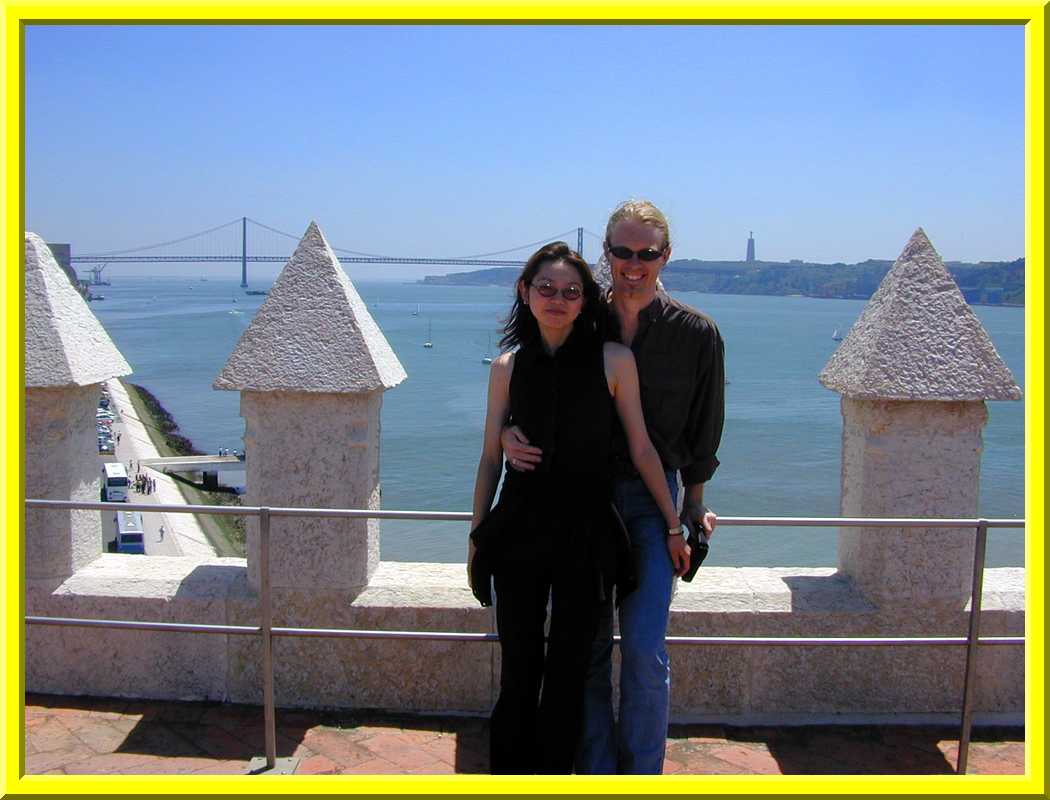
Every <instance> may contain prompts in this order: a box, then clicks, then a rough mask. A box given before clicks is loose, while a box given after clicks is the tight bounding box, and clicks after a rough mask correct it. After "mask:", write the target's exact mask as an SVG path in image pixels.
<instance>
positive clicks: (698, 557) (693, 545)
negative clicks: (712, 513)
mask: <svg viewBox="0 0 1050 800" xmlns="http://www.w3.org/2000/svg"><path fill="white" fill-rule="evenodd" d="M683 524H685V526H686V530H688V531H689V537H688V538H687V539H686V543H687V544H688V545H689V569H688V570H686V573H685V575H683V576H682V580H683V581H685V582H686V583H689V582H691V581H692V580H693V578H694V577H695V576H696V571H697V570H698V569H700V565H701V564H703V563H704V559H705V558H707V551H708V550H710V549H711V546H710V545H709V544H708V538H707V531H705V530H704V526H703V525H700V526H698V527H696V528H694V527H693V526H692V525H690V524H687V523H683Z"/></svg>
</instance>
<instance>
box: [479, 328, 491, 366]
mask: <svg viewBox="0 0 1050 800" xmlns="http://www.w3.org/2000/svg"><path fill="white" fill-rule="evenodd" d="M481 363H482V364H491V363H492V334H491V333H490V334H489V349H488V355H486V356H484V357H483V358H482V359H481Z"/></svg>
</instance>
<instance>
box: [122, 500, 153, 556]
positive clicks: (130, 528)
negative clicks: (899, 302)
mask: <svg viewBox="0 0 1050 800" xmlns="http://www.w3.org/2000/svg"><path fill="white" fill-rule="evenodd" d="M116 519H117V552H118V553H140V554H144V553H145V552H146V540H145V537H144V535H143V534H144V533H145V532H144V531H143V529H142V515H141V514H140V513H139V512H138V511H118V512H117V517H116Z"/></svg>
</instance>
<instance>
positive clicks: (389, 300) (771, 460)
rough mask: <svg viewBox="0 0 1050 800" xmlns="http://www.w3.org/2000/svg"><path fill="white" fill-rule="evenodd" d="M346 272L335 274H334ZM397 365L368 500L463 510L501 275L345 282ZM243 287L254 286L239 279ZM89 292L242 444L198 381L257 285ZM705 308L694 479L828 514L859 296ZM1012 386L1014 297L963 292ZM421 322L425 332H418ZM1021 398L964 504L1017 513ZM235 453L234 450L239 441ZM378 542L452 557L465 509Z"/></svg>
mask: <svg viewBox="0 0 1050 800" xmlns="http://www.w3.org/2000/svg"><path fill="white" fill-rule="evenodd" d="M352 277H353V276H352V272H351V278H352ZM355 285H356V286H357V289H358V291H359V292H360V294H361V296H362V298H363V299H364V300H365V302H366V303H367V305H368V308H369V310H370V311H371V313H372V315H373V316H374V317H375V319H376V321H377V322H378V323H379V326H380V327H381V328H382V330H383V332H384V333H385V334H386V336H387V338H388V339H389V341H390V344H391V345H392V346H393V348H394V351H395V352H396V353H397V356H398V358H399V359H400V360H401V363H402V364H403V365H404V367H405V370H406V371H407V373H408V379H407V380H406V381H405V382H404V383H402V384H401V385H399V386H397V387H396V388H394V389H392V390H390V391H388V392H387V393H386V394H385V396H384V398H383V410H382V451H381V457H380V477H381V480H382V485H383V507H384V508H388V509H401V510H440V511H469V510H470V507H471V502H472V500H471V498H472V493H473V482H474V474H475V470H476V468H477V462H478V455H479V453H480V450H481V437H482V427H483V424H484V419H485V390H486V385H487V380H488V367H487V366H486V365H485V364H483V363H482V358H483V357H485V356H486V355H495V348H496V342H497V340H498V338H499V329H500V320H501V318H502V317H503V315H505V314H506V312H507V309H508V308H509V304H510V301H511V290H510V289H509V288H504V287H462V286H429V285H423V284H409V283H366V282H361V283H356V284H355ZM250 288H267V287H265V286H255V287H250ZM95 291H96V292H102V293H104V294H105V300H102V301H99V302H95V303H92V304H91V308H92V310H93V311H94V312H95V314H96V315H97V316H98V318H99V319H100V320H101V321H102V324H103V325H104V326H105V328H106V330H107V331H108V332H109V335H110V336H111V337H112V338H113V341H114V342H115V343H116V345H117V347H118V348H120V350H121V352H122V353H123V354H124V357H125V358H127V360H128V362H129V363H130V364H131V366H132V368H133V369H134V374H133V375H131V376H129V377H128V378H126V379H125V380H129V381H131V382H133V383H138V384H141V385H143V386H145V387H146V388H147V389H149V390H150V391H151V392H153V394H155V395H156V396H157V398H158V399H159V400H160V402H161V403H162V404H163V405H164V406H165V407H166V408H167V409H168V410H169V411H170V412H171V413H172V415H173V416H174V417H175V420H176V421H177V423H178V425H179V427H180V429H181V431H182V433H183V435H185V436H187V437H189V438H190V439H191V440H192V441H193V442H194V444H195V445H196V446H197V447H198V448H199V449H200V450H203V451H205V452H216V451H218V449H219V448H220V447H227V448H231V449H237V450H240V449H243V446H244V445H243V441H242V437H243V434H244V422H243V420H242V419H241V418H240V415H239V395H238V393H237V392H227V391H216V390H214V389H212V388H211V384H212V381H213V380H214V379H215V377H216V376H217V375H218V374H219V372H220V371H221V369H222V367H223V365H224V364H225V362H226V359H227V358H228V356H229V354H230V353H231V352H232V350H233V348H234V345H235V344H236V342H237V340H238V338H239V337H240V335H241V333H242V332H243V331H244V329H245V328H246V327H247V326H248V324H249V322H251V319H252V316H253V314H254V313H255V311H256V310H257V309H258V308H259V306H260V305H261V304H262V302H263V301H264V300H265V298H264V297H262V296H249V295H245V294H244V291H243V290H242V289H241V288H240V287H239V282H237V281H235V280H230V279H218V278H209V279H208V280H201V279H200V278H199V277H198V276H194V277H193V278H192V279H191V278H188V277H181V278H177V277H157V278H114V284H113V285H112V286H105V287H96V289H95ZM675 295H676V296H677V297H678V298H679V299H680V300H682V301H683V302H686V303H688V304H690V305H692V306H694V307H696V308H699V309H702V310H704V311H705V312H707V313H708V314H710V315H711V316H712V317H713V318H714V319H715V320H716V321H717V323H718V325H719V328H720V329H721V331H722V334H723V337H724V339H725V343H726V363H727V377H728V378H729V380H730V384H729V385H728V386H727V387H726V392H727V397H726V426H725V433H724V436H723V439H722V445H721V448H720V450H719V454H718V455H719V459H720V460H721V462H722V463H721V467H720V468H719V469H718V471H717V473H716V474H715V476H714V478H713V479H712V481H711V482H710V483H709V484H708V486H707V489H706V492H705V495H706V498H707V500H708V502H709V504H710V505H711V507H712V508H714V509H715V510H716V511H717V512H718V513H719V514H720V515H722V516H836V515H837V514H838V511H839V474H840V445H841V435H842V421H841V414H840V410H839V396H838V395H837V394H835V393H834V392H831V391H829V390H827V389H825V388H824V387H823V386H821V385H820V383H819V382H818V381H817V374H818V373H819V372H820V370H821V369H822V368H823V367H824V365H825V363H826V362H827V360H828V358H829V357H830V356H831V354H832V352H833V351H834V349H835V347H836V346H837V344H838V343H837V342H835V341H832V338H831V335H832V332H833V331H834V330H835V329H836V328H837V329H839V330H840V331H841V332H842V333H843V334H845V332H846V331H847V330H848V329H849V328H850V326H851V325H852V324H853V322H854V320H856V318H857V316H858V315H859V314H860V312H861V310H862V309H863V308H864V305H865V301H861V300H818V299H813V298H806V297H760V296H739V295H717V294H700V293H695V292H678V293H675ZM974 311H975V312H976V313H977V315H978V317H979V318H980V319H981V321H982V322H983V323H984V326H985V328H986V329H987V331H988V333H989V335H990V336H991V339H992V341H993V342H994V344H995V346H996V348H997V349H998V351H999V353H1000V355H1001V356H1002V358H1003V360H1004V361H1005V362H1006V364H1007V366H1008V367H1009V368H1010V369H1011V370H1012V372H1013V374H1014V377H1015V379H1016V380H1017V382H1018V384H1020V386H1021V387H1022V389H1023V388H1024V356H1025V338H1024V309H1020V308H1003V307H980V306H979V307H974ZM428 335H429V336H430V337H431V338H432V340H433V344H434V346H433V348H430V349H426V348H424V347H423V346H422V345H423V342H424V341H426V339H427V337H428ZM1024 405H1025V401H1024V400H1021V401H1019V402H989V403H988V410H989V421H988V426H987V428H986V429H985V433H984V453H983V456H982V462H981V496H980V513H981V514H982V515H984V516H987V517H1023V516H1024V477H1025V473H1024V447H1025V442H1024ZM249 457H250V454H249ZM381 529H382V544H381V547H382V557H383V558H384V559H389V560H395V561H445V562H456V561H463V560H464V559H465V555H466V533H467V525H466V523H443V522H425V523H420V522H399V521H383V523H382V528H381ZM836 541H837V532H836V530H835V529H819V528H803V529H800V528H731V527H728V526H727V527H725V528H722V529H720V530H719V532H718V535H717V536H716V537H715V539H714V543H713V545H712V549H711V554H710V556H709V563H712V564H715V565H721V566H834V565H835V563H836ZM988 563H989V565H991V566H1022V565H1023V564H1024V541H1023V534H1022V533H1021V532H1020V531H1007V530H1004V531H992V532H991V533H990V534H989V548H988Z"/></svg>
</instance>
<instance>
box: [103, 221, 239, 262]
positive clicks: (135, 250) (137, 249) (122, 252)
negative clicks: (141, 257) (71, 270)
mask: <svg viewBox="0 0 1050 800" xmlns="http://www.w3.org/2000/svg"><path fill="white" fill-rule="evenodd" d="M240 221H241V220H240V218H239V217H238V218H237V219H235V220H231V221H230V222H225V223H223V224H222V225H216V226H215V227H214V228H208V230H206V231H198V232H197V233H191V234H190V235H189V236H183V237H181V238H179V239H172V240H171V241H168V242H158V243H157V244H147V245H143V246H142V247H132V248H129V249H127V250H108V251H107V252H105V253H84V255H85V256H92V257H97V256H120V255H126V254H128V253H141V252H142V251H143V250H153V249H155V248H157V247H166V246H167V245H169V244H179V243H180V242H186V241H189V240H190V239H195V238H197V237H198V236H204V235H205V234H208V233H213V232H215V231H217V230H221V229H222V228H228V227H229V226H230V225H234V224H236V223H238V222H240Z"/></svg>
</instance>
